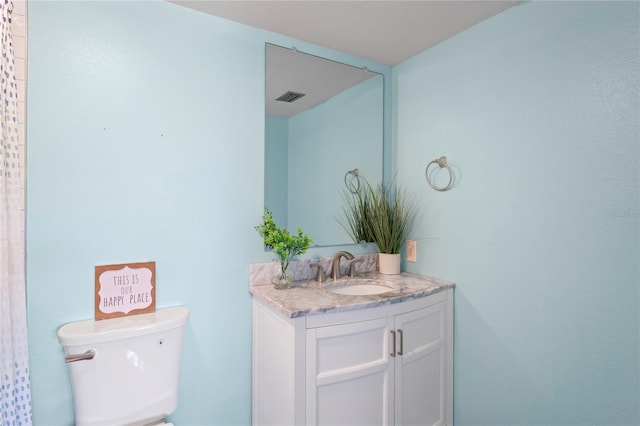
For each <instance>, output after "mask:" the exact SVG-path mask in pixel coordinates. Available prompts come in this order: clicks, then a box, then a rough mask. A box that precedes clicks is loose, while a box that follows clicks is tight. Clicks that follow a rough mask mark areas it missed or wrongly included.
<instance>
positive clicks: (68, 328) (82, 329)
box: [58, 306, 189, 346]
mask: <svg viewBox="0 0 640 426" xmlns="http://www.w3.org/2000/svg"><path fill="white" fill-rule="evenodd" d="M188 318H189V311H188V310H187V308H185V307H184V306H175V307H171V308H163V309H158V310H156V311H155V312H152V313H149V314H141V315H131V316H126V317H120V318H111V319H106V320H100V321H94V320H83V321H77V322H72V323H69V324H65V325H63V326H62V327H60V328H59V329H58V341H59V342H60V344H62V345H63V346H78V345H87V344H94V343H101V342H108V341H112V340H120V339H126V338H128V337H133V336H141V335H145V334H151V333H156V332H159V331H163V330H170V329H173V328H178V327H182V326H184V325H185V324H186V323H187V319H188Z"/></svg>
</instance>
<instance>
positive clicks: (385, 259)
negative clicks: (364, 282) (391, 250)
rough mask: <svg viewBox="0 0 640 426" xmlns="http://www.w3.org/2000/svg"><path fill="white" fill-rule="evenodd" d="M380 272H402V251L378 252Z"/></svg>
mask: <svg viewBox="0 0 640 426" xmlns="http://www.w3.org/2000/svg"><path fill="white" fill-rule="evenodd" d="M378 272H380V273H381V274H385V275H396V274H399V273H400V253H398V254H388V253H379V254H378Z"/></svg>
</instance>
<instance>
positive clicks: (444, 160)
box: [424, 156, 453, 191]
mask: <svg viewBox="0 0 640 426" xmlns="http://www.w3.org/2000/svg"><path fill="white" fill-rule="evenodd" d="M432 164H437V165H438V166H440V168H441V169H447V171H448V172H449V183H447V185H446V186H443V187H438V186H435V185H434V184H433V183H431V179H430V178H429V167H431V165H432ZM424 175H425V177H426V178H427V183H428V184H429V186H430V187H432V188H433V189H435V190H436V191H446V190H447V189H449V188H451V184H452V183H453V172H452V171H451V169H450V168H449V165H448V164H447V157H445V156H442V157H440V158H438V159H436V160H433V161H431V162H430V163H429V164H427V168H426V169H425V171H424Z"/></svg>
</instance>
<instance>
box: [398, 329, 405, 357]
mask: <svg viewBox="0 0 640 426" xmlns="http://www.w3.org/2000/svg"><path fill="white" fill-rule="evenodd" d="M398 334H399V335H400V350H399V351H398V355H402V352H403V351H404V337H403V336H404V334H403V333H402V329H400V328H399V329H398Z"/></svg>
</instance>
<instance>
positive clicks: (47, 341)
mask: <svg viewBox="0 0 640 426" xmlns="http://www.w3.org/2000/svg"><path fill="white" fill-rule="evenodd" d="M28 6H29V25H28V28H29V35H28V37H29V60H28V64H29V84H28V101H27V123H28V124H27V144H26V146H27V159H26V163H27V218H26V228H27V292H28V294H27V296H28V315H29V333H30V335H29V338H30V352H31V353H30V355H31V358H30V362H31V385H32V392H33V394H32V399H33V413H34V422H35V424H37V425H56V426H57V425H70V424H73V405H72V402H71V391H70V386H69V381H68V376H67V370H66V366H65V364H64V361H63V358H64V354H63V350H62V348H61V347H60V345H59V344H58V342H57V339H56V331H57V329H58V328H59V327H60V326H61V325H62V324H64V323H67V322H70V321H76V320H82V319H87V318H92V317H93V291H94V266H96V265H104V264H114V263H124V262H136V261H147V260H155V261H156V264H157V305H158V307H164V306H171V305H179V304H184V305H185V306H187V307H188V308H189V310H190V312H191V318H190V320H189V324H188V328H187V334H186V340H185V348H184V358H183V370H182V371H183V374H182V380H181V399H180V404H179V408H178V411H177V412H176V413H175V415H174V416H173V417H172V419H173V420H174V421H175V422H176V424H179V425H199V424H200V425H212V424H218V425H233V424H237V425H247V424H249V423H250V415H251V414H250V413H251V384H250V374H251V364H250V357H251V327H250V325H251V305H250V297H249V294H248V291H247V285H248V282H247V281H248V265H249V264H250V263H252V262H264V261H269V260H271V258H272V257H273V256H272V255H270V254H269V253H265V252H264V251H263V248H262V242H261V240H260V237H259V236H258V234H257V233H256V232H255V230H254V228H253V227H254V226H255V225H257V224H258V222H259V220H260V217H261V215H262V208H263V183H264V180H263V178H264V167H263V162H264V146H263V141H264V129H265V126H264V43H265V42H267V41H268V42H271V43H276V44H281V45H284V46H291V45H296V46H297V47H298V48H299V49H300V50H304V51H306V52H310V53H312V54H315V55H319V56H324V57H329V58H331V59H334V60H338V61H341V62H346V63H351V64H353V65H356V66H367V67H368V68H369V69H371V70H374V71H378V72H384V73H387V75H388V74H389V72H390V69H389V68H388V67H385V66H381V65H380V64H375V63H371V62H367V61H361V60H357V58H353V57H349V56H347V55H343V54H337V53H335V52H333V51H331V50H329V49H324V48H319V47H317V46H313V45H309V44H305V43H301V42H298V41H295V40H291V39H289V38H286V37H283V36H280V35H277V34H272V33H267V32H262V31H258V30H255V29H252V28H249V27H246V26H242V25H238V24H234V23H231V22H228V21H224V20H221V19H217V18H214V17H211V16H206V15H204V14H200V13H197V12H194V11H191V10H188V9H184V8H181V7H179V6H176V5H174V4H170V3H166V2H158V1H145V2H132V1H127V2H111V1H107V2H94V1H91V2H79V1H70V2H63V1H56V2H44V1H42V2H41V1H33V2H29V5H28ZM389 105H390V102H388V103H387V106H386V108H389ZM387 119H388V120H390V118H387ZM333 250H335V249H327V250H326V252H323V251H314V250H311V251H310V253H309V254H308V256H325V255H328V253H329V252H331V251H333ZM98 385H99V384H98Z"/></svg>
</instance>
